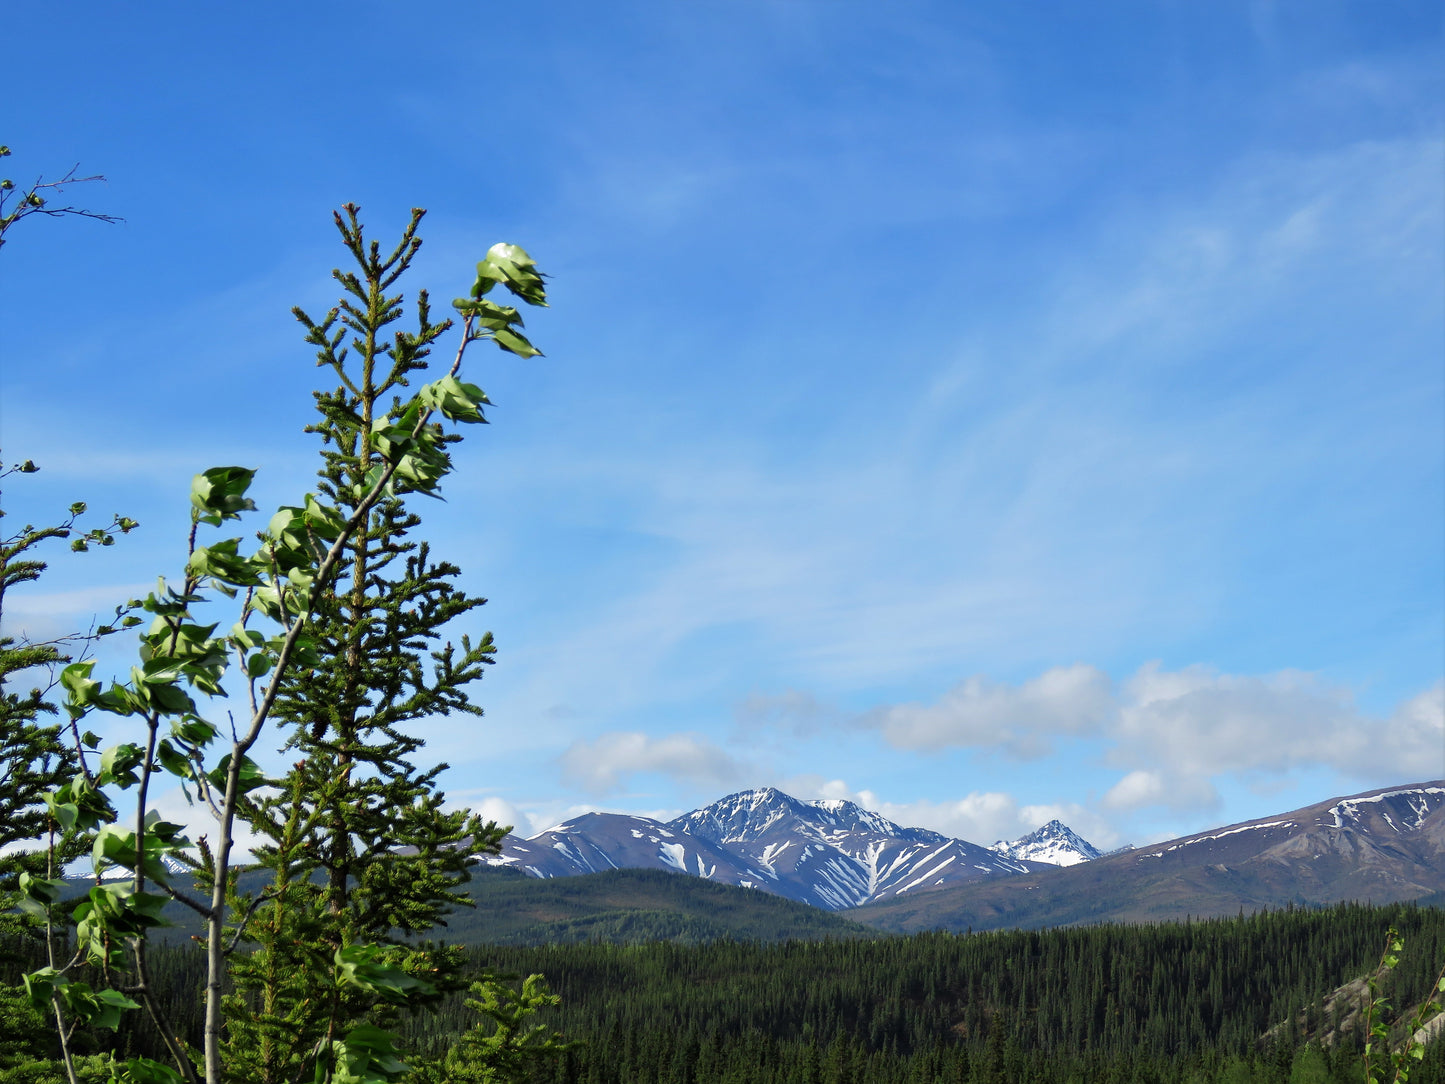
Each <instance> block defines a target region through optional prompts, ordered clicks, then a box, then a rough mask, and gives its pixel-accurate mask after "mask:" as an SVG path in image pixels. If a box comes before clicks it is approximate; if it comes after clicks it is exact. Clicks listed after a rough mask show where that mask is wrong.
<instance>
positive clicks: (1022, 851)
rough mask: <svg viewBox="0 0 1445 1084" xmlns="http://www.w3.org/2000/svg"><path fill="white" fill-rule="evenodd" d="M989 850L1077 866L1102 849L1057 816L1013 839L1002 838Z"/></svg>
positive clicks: (1095, 856) (1098, 853) (1010, 855)
mask: <svg viewBox="0 0 1445 1084" xmlns="http://www.w3.org/2000/svg"><path fill="white" fill-rule="evenodd" d="M989 850H991V851H995V852H997V853H998V854H1003V855H1007V856H1008V857H1010V858H1023V859H1026V860H1028V861H1030V862H1047V863H1048V864H1049V865H1051V866H1077V865H1078V864H1079V863H1080V862H1089V861H1092V860H1093V859H1095V858H1098V857H1100V855H1101V853H1102V852H1101V851H1100V850H1099V848H1097V847H1095V846H1094V845H1093V844H1092V843H1090V842H1089V841H1088V840H1087V839H1084V838H1083V837H1082V836H1080V835H1078V834H1077V833H1076V832H1075V831H1074V830H1073V829H1072V828H1070V827H1069V826H1068V825H1067V824H1065V823H1064V822H1063V821H1058V820H1053V821H1049V823H1048V824H1046V825H1044V826H1043V827H1042V828H1036V829H1035V830H1034V831H1032V832H1030V833H1029V834H1028V835H1026V836H1023V837H1022V838H1020V839H1016V840H1014V841H1013V842H1012V843H1009V842H1007V841H1006V840H1002V839H1001V840H999V841H998V842H997V843H995V844H994V845H993V846H992V847H990V848H989Z"/></svg>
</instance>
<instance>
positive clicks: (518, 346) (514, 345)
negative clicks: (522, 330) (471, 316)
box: [492, 328, 542, 358]
mask: <svg viewBox="0 0 1445 1084" xmlns="http://www.w3.org/2000/svg"><path fill="white" fill-rule="evenodd" d="M492 338H493V339H494V340H495V341H496V343H497V345H498V346H500V347H501V348H502V349H503V350H510V351H511V352H512V353H513V354H516V355H517V356H518V357H521V358H539V357H541V356H542V351H540V350H538V349H537V348H536V347H535V346H533V345H532V344H531V343H530V342H528V341H527V339H526V337H525V336H523V335H521V334H519V333H518V332H515V331H511V330H509V329H507V328H501V329H499V330H497V331H494V332H492Z"/></svg>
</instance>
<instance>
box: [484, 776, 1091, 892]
mask: <svg viewBox="0 0 1445 1084" xmlns="http://www.w3.org/2000/svg"><path fill="white" fill-rule="evenodd" d="M1062 827H1063V826H1062V825H1061V826H1060V828H1062ZM1041 831H1042V829H1041ZM1063 832H1065V833H1067V834H1068V836H1069V837H1072V838H1073V839H1075V840H1078V837H1077V836H1074V835H1073V833H1072V832H1069V831H1068V829H1067V828H1063ZM1035 834H1036V835H1037V833H1035ZM1025 838H1026V839H1028V838H1030V837H1025ZM1078 842H1079V843H1080V844H1082V845H1083V847H1084V848H1086V849H1087V851H1088V852H1092V853H1093V854H1097V853H1098V852H1097V851H1094V849H1093V848H1092V847H1090V846H1089V845H1088V844H1087V843H1084V841H1083V840H1078ZM1019 843H1020V844H1023V843H1024V841H1023V840H1021V841H1019ZM1053 846H1054V848H1055V850H1056V852H1057V853H1059V854H1061V855H1062V854H1064V853H1065V851H1066V850H1067V844H1066V843H1065V841H1064V837H1063V836H1062V835H1060V836H1059V837H1058V838H1057V839H1056V840H1055V841H1054V843H1053ZM1080 854H1081V855H1082V854H1083V852H1082V851H1081V852H1080ZM484 861H486V862H488V863H489V864H490V865H496V866H510V867H512V868H516V869H521V870H523V871H525V872H526V873H529V874H531V875H532V876H534V877H570V876H575V875H578V874H583V873H598V872H601V871H603V870H609V869H669V870H675V871H676V872H679V873H689V874H692V875H693V876H696V877H704V878H707V879H708V880H712V881H717V882H719V883H721V884H730V885H738V886H740V887H742V888H756V889H761V890H763V891H765V892H771V893H773V894H775V895H779V896H785V897H787V898H788V899H792V900H798V901H801V902H803V903H810V904H812V905H813V906H815V907H822V908H826V909H827V910H829V911H838V910H842V909H844V908H848V907H857V906H860V905H861V904H865V903H872V902H874V901H876V900H885V899H891V898H892V897H894V896H898V895H900V894H902V893H905V892H911V891H912V892H916V891H924V890H932V889H939V888H946V887H949V886H953V885H961V884H969V883H971V882H974V881H978V880H982V879H984V878H994V877H1010V876H1015V875H1018V874H1022V873H1030V872H1035V871H1038V870H1040V869H1045V868H1051V867H1048V866H1045V865H1044V864H1043V863H1041V862H1039V861H1034V860H1030V859H1028V858H1023V857H1015V856H1014V855H1012V854H1009V853H1003V852H1000V851H997V850H992V849H990V848H987V847H980V846H978V845H977V844H975V843H969V842H967V841H965V840H961V839H950V838H949V837H947V836H944V835H940V834H939V833H937V832H930V831H929V830H928V829H926V828H902V827H900V826H898V825H896V824H894V823H893V822H892V821H890V820H888V819H886V818H884V817H880V816H879V815H878V814H877V813H870V812H868V811H867V810H866V809H863V808H861V807H859V806H857V805H855V804H854V803H852V802H845V801H838V800H834V801H814V802H802V801H799V800H798V799H797V798H794V797H792V796H791V795H787V794H784V793H783V792H782V791H780V790H776V789H774V788H772V787H765V788H763V789H761V790H746V791H742V792H740V793H738V794H730V795H728V796H727V797H726V798H721V799H719V800H718V801H716V802H713V803H712V804H711V805H708V806H704V807H703V808H702V809H696V810H694V811H693V812H691V813H688V814H686V815H685V816H681V817H678V818H677V819H676V820H672V821H667V822H665V823H664V822H662V821H656V820H652V819H651V818H649V817H634V816H628V815H625V814H621V813H588V814H585V815H583V816H581V817H578V818H576V819H575V820H571V821H568V822H567V823H565V824H559V825H558V826H557V827H555V828H551V829H548V830H547V831H545V832H542V833H541V834H540V835H536V836H533V837H532V838H531V839H521V838H519V837H517V836H510V835H509V836H507V837H506V839H505V840H503V842H502V852H501V854H499V855H495V856H491V857H488V858H486V859H484Z"/></svg>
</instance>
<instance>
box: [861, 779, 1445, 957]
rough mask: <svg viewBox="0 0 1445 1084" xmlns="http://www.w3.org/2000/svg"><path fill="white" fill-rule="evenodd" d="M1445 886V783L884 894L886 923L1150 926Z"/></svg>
mask: <svg viewBox="0 0 1445 1084" xmlns="http://www.w3.org/2000/svg"><path fill="white" fill-rule="evenodd" d="M1441 891H1445V780H1435V781H1433V782H1427V783H1416V784H1412V785H1408V786H1403V787H1390V788H1385V789H1383V790H1376V791H1368V792H1366V793H1364V794H1357V795H1353V796H1351V797H1345V798H1331V799H1329V800H1327V801H1324V802H1319V803H1317V804H1315V805H1311V806H1306V807H1304V808H1303V809H1297V810H1294V811H1293V812H1289V813H1282V814H1279V815H1276V816H1273V817H1265V818H1261V819H1259V820H1253V821H1246V822H1244V823H1241V824H1233V825H1228V826H1225V827H1223V828H1215V829H1211V830H1210V831H1207V832H1199V833H1196V834H1194V835H1190V836H1184V837H1182V838H1180V839H1175V840H1169V841H1167V842H1164V843H1157V844H1154V845H1152V846H1148V847H1140V848H1137V849H1134V850H1130V851H1125V852H1122V853H1118V854H1112V855H1105V856H1103V857H1101V858H1097V859H1095V860H1093V861H1090V862H1085V863H1082V864H1079V865H1075V866H1071V867H1068V868H1063V869H1060V868H1056V867H1055V868H1048V869H1047V870H1046V871H1045V872H1034V873H1029V874H1027V875H1021V876H1018V877H1011V878H1008V879H1007V880H995V881H992V882H989V883H981V884H974V885H963V886H959V887H949V888H943V889H940V890H939V891H936V892H929V893H927V894H926V895H919V896H915V897H913V898H909V899H895V900H886V901H880V902H876V903H873V904H871V905H870V906H868V907H865V908H863V909H862V910H860V911H858V912H857V913H856V914H854V915H853V916H852V917H855V918H857V919H859V920H861V921H866V922H868V923H870V924H872V925H876V926H878V927H880V928H882V929H888V930H919V929H932V928H940V927H941V928H944V929H952V930H963V929H967V928H972V929H975V930H982V929H998V928H1006V927H1017V926H1031V927H1048V926H1061V925H1069V924H1074V923H1081V922H1103V921H1115V922H1144V921H1163V920H1168V919H1182V918H1184V917H1186V916H1189V915H1193V916H1195V917H1200V916H1211V915H1229V914H1234V913H1236V912H1238V911H1239V910H1241V909H1243V910H1244V911H1246V912H1249V911H1255V910H1259V909H1262V908H1265V907H1282V906H1286V905H1289V904H1305V905H1315V904H1326V903H1333V902H1337V901H1341V900H1370V901H1373V902H1375V903H1385V902H1391V901H1397V900H1412V899H1419V898H1422V897H1424V896H1428V895H1431V894H1433V893H1438V892H1441Z"/></svg>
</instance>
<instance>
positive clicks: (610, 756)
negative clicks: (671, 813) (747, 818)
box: [559, 731, 746, 794]
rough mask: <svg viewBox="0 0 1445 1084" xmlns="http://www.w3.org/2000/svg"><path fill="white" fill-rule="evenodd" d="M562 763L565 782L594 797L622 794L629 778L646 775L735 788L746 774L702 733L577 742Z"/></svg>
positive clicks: (618, 735)
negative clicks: (733, 785) (647, 773)
mask: <svg viewBox="0 0 1445 1084" xmlns="http://www.w3.org/2000/svg"><path fill="white" fill-rule="evenodd" d="M559 762H560V764H561V767H562V776H563V778H564V779H565V780H566V781H567V782H568V783H570V784H572V785H574V786H577V787H580V788H581V789H583V790H585V791H587V792H589V793H591V794H609V793H613V792H615V791H618V790H621V789H622V787H623V786H624V784H625V781H626V779H627V778H628V777H630V776H633V775H637V774H639V773H642V772H656V773H658V774H661V775H665V776H669V777H671V778H673V779H677V780H684V781H687V782H690V783H698V784H708V785H715V786H728V785H731V784H733V783H736V782H738V781H739V780H741V779H743V778H744V776H745V774H746V773H745V771H744V768H743V766H742V765H740V764H739V763H738V762H737V761H736V760H735V759H734V758H733V757H732V756H730V755H729V754H728V753H726V752H724V751H723V750H722V749H720V748H718V746H716V745H714V744H713V743H712V742H711V741H709V740H708V739H707V738H704V737H702V736H701V735H698V734H667V735H664V736H662V737H654V736H652V735H650V734H644V733H642V732H640V731H614V732H613V733H610V734H603V735H602V736H601V737H599V738H598V739H597V740H595V741H591V742H588V741H577V742H573V743H572V745H571V746H570V747H568V749H567V751H566V752H564V753H563V754H562V756H561V757H560V758H559Z"/></svg>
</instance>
